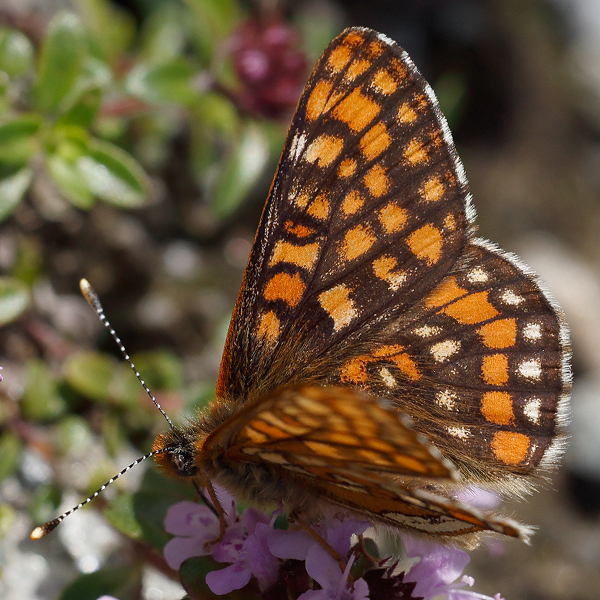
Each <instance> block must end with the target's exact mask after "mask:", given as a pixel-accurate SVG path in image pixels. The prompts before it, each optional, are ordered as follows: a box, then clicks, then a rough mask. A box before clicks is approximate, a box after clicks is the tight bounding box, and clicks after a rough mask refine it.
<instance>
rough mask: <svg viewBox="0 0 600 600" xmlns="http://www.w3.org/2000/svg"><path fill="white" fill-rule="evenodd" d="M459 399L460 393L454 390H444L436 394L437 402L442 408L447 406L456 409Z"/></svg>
mask: <svg viewBox="0 0 600 600" xmlns="http://www.w3.org/2000/svg"><path fill="white" fill-rule="evenodd" d="M457 400H458V394H456V393H455V392H453V391H452V390H444V391H443V392H438V393H437V394H436V395H435V402H436V404H437V405H438V406H441V407H442V408H446V409H448V410H455V409H456V401H457Z"/></svg>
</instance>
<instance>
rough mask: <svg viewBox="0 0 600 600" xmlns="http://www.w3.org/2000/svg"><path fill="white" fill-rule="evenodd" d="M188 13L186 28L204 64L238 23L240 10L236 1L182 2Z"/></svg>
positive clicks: (196, 0)
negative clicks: (189, 30)
mask: <svg viewBox="0 0 600 600" xmlns="http://www.w3.org/2000/svg"><path fill="white" fill-rule="evenodd" d="M184 4H185V5H186V6H187V8H188V9H189V11H190V18H189V19H188V26H189V27H190V29H191V30H192V31H193V33H194V37H193V39H194V42H195V43H196V45H197V47H198V51H199V54H200V56H201V58H202V59H203V61H204V62H206V63H207V62H208V61H209V60H210V58H211V57H212V55H213V53H214V51H215V49H216V48H219V47H220V42H222V41H223V40H225V39H226V38H227V37H228V36H229V35H231V33H232V31H233V30H234V28H235V27H236V25H237V24H238V22H239V13H240V8H239V4H238V2H237V1H236V0H219V1H218V2H215V0H184Z"/></svg>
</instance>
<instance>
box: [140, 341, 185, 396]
mask: <svg viewBox="0 0 600 600" xmlns="http://www.w3.org/2000/svg"><path fill="white" fill-rule="evenodd" d="M133 362H134V363H135V365H136V367H137V369H138V371H139V372H140V373H142V375H143V377H144V380H145V381H146V383H147V384H148V386H149V387H150V389H153V390H168V391H179V390H180V389H181V388H182V387H183V383H184V381H183V366H182V364H181V360H180V359H179V358H177V356H175V355H174V354H173V353H172V352H168V351H167V350H150V351H147V352H141V353H137V354H136V355H135V356H134V357H133Z"/></svg>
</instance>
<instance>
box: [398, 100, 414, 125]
mask: <svg viewBox="0 0 600 600" xmlns="http://www.w3.org/2000/svg"><path fill="white" fill-rule="evenodd" d="M396 118H397V119H398V121H399V122H400V123H404V124H406V123H413V122H414V121H416V120H417V113H416V112H415V110H414V109H413V108H412V107H411V106H410V104H409V103H408V102H405V103H404V104H401V105H400V108H399V109H398V114H397V115H396Z"/></svg>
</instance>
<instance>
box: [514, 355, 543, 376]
mask: <svg viewBox="0 0 600 600" xmlns="http://www.w3.org/2000/svg"><path fill="white" fill-rule="evenodd" d="M517 370H518V371H519V375H521V376H522V377H525V379H535V380H538V379H540V377H541V376H542V365H541V364H540V360H539V359H538V358H532V359H531V360H524V361H522V362H521V364H520V365H519V367H518V369H517Z"/></svg>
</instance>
